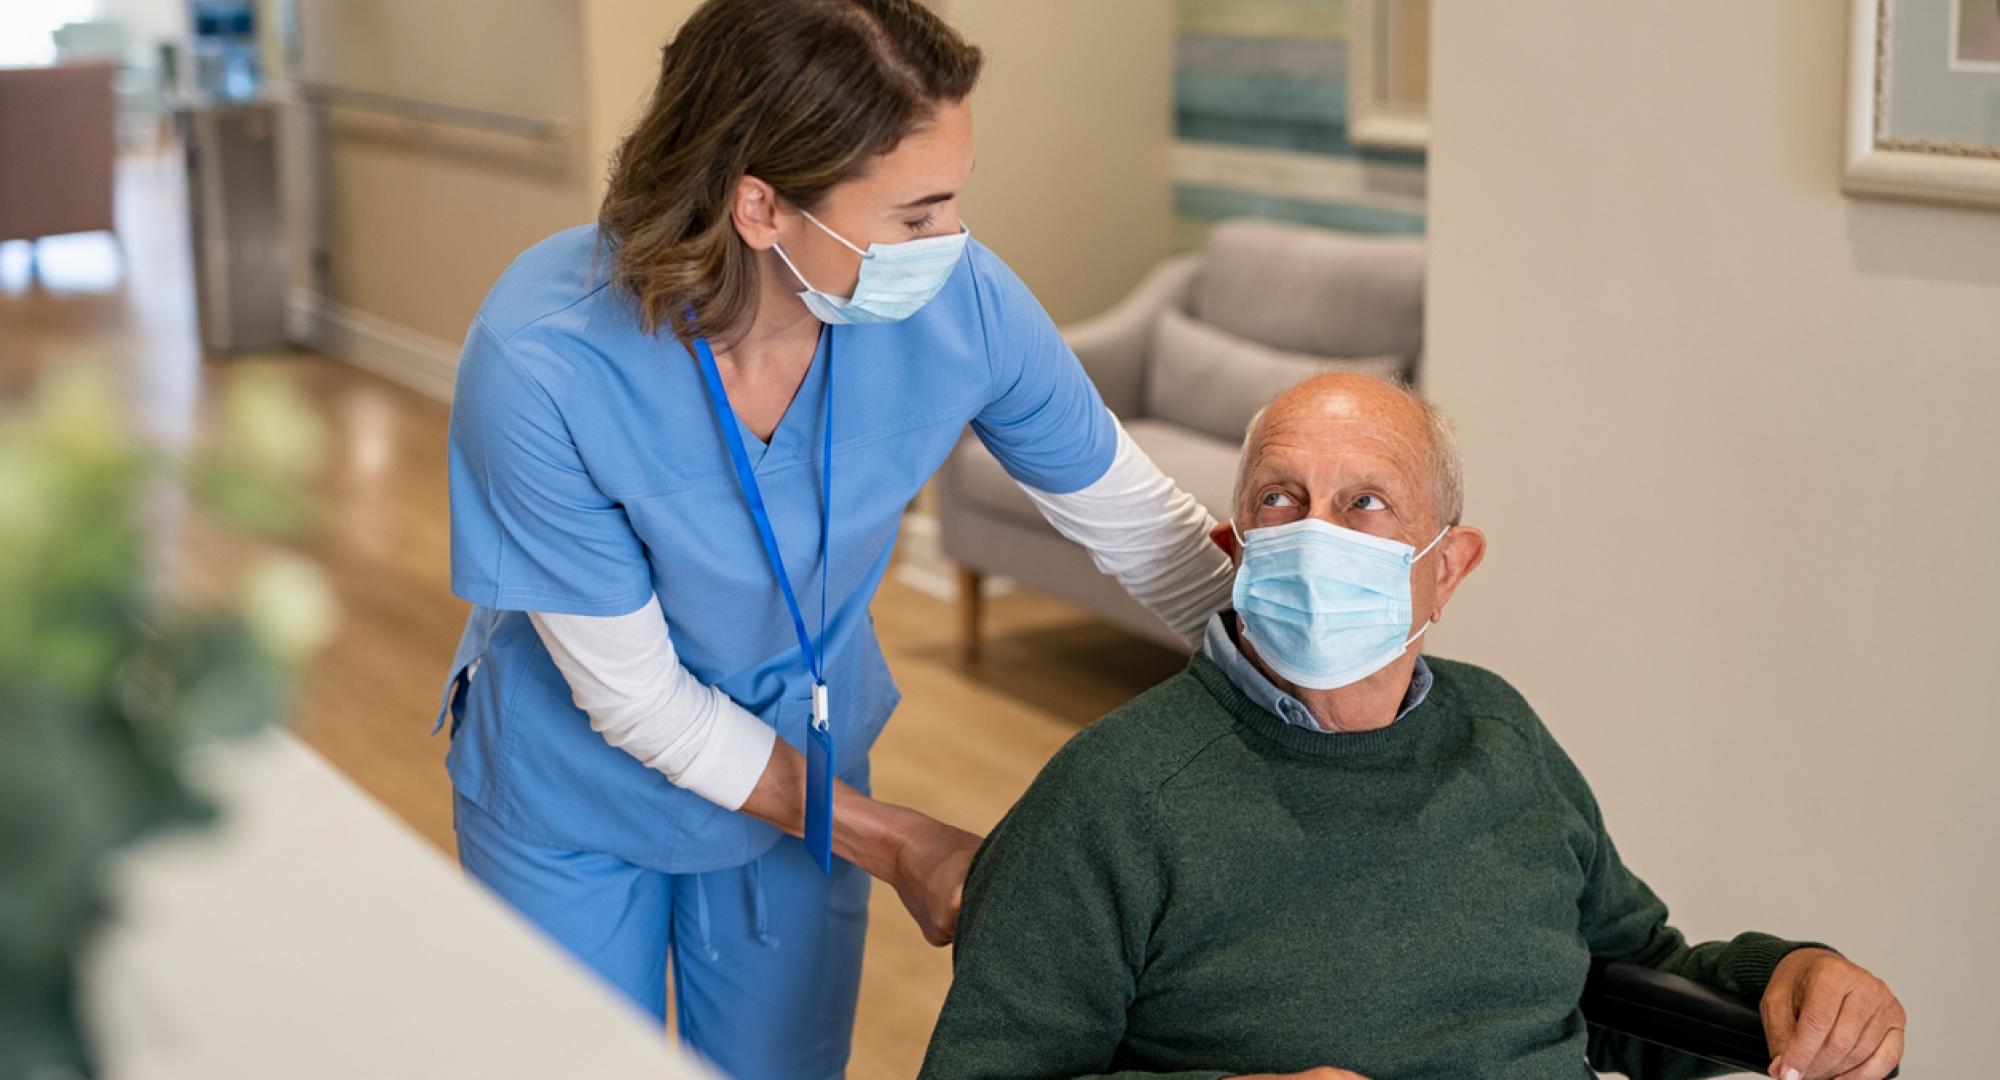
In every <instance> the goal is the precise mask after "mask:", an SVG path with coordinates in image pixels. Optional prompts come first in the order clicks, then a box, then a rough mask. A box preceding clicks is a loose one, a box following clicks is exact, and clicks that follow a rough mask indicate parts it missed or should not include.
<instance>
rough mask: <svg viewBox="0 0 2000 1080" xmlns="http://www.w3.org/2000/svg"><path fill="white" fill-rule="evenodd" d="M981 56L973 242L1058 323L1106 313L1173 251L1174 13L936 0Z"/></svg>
mask: <svg viewBox="0 0 2000 1080" xmlns="http://www.w3.org/2000/svg"><path fill="white" fill-rule="evenodd" d="M934 6H935V7H936V8H937V9H938V10H939V11H940V12H942V13H943V14H944V15H945V17H946V18H948V19H950V20H951V22H952V24H953V25H955V26H957V27H958V29H959V30H960V32H962V33H963V34H965V36H966V37H967V38H969V39H971V40H972V41H973V43H975V44H977V45H978V46H979V47H980V48H981V49H983V50H985V52H986V70H985V74H984V76H983V77H982V79H981V81H980V86H979V89H978V90H977V91H975V92H974V95H973V123H974V125H975V127H976V129H977V139H978V144H979V167H978V169H977V171H976V172H975V173H974V174H973V179H972V183H971V184H970V185H969V186H968V187H967V189H966V193H965V202H964V213H965V220H966V222H967V223H968V224H969V225H970V226H971V227H972V231H973V235H975V236H978V237H979V238H980V240H981V241H982V242H984V243H985V244H986V245H988V246H989V247H991V248H992V249H993V250H994V251H995V252H997V253H998V254H999V255H1000V257H1001V258H1003V259H1005V260H1006V261H1007V263H1008V265H1010V266H1012V267H1013V268H1014V270H1015V272H1017V273H1019V274H1020V275H1021V277H1022V279H1023V280H1025V281H1026V282H1027V283H1028V285H1029V287H1030V288H1032V289H1033V290H1034V291H1035V295H1036V296H1037V297H1039V298H1040V299H1041V301H1042V306H1043V307H1046V308H1047V309H1048V311H1049V314H1050V315H1052V316H1054V317H1055V319H1056V321H1057V322H1069V321H1072V320H1075V319H1079V318H1082V317H1084V316H1087V315H1093V314H1096V313H1097V312H1099V311H1101V310H1103V309H1104V308H1106V307H1109V306H1110V305H1111V304H1112V302H1114V301H1115V300H1117V299H1118V298H1119V297H1121V296H1123V295H1124V294H1125V292H1126V290H1128V289H1130V288H1131V287H1132V285H1133V283H1135V282H1137V281H1138V279H1139V277H1140V275H1142V274H1144V273H1145V271H1146V269H1147V268H1148V267H1150V266H1152V265H1153V263H1155V262H1157V261H1159V260H1160V259H1161V258H1163V257H1165V256H1166V254H1167V249H1168V245H1169V241H1170V239H1171V236H1170V232H1171V223H1172V204H1171V198H1172V191H1171V185H1170V184H1169V180H1168V173H1167V159H1168V147H1169V144H1170V142H1171V140H1172V137H1173V101H1172V94H1173V36H1174V27H1173V16H1174V12H1173V6H1172V5H1171V4H1166V3H1158V2H1154V0H1118V2H1116V3H1101V2H1100V3H1083V4H1080V3H1076V2H1075V0H937V2H936V3H935V4H934Z"/></svg>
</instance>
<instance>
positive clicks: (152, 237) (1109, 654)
mask: <svg viewBox="0 0 2000 1080" xmlns="http://www.w3.org/2000/svg"><path fill="white" fill-rule="evenodd" d="M119 198H120V207H119V212H120V217H119V220H120V222H121V223H122V224H121V236H120V238H119V240H118V242H117V243H116V244H114V243H113V241H112V240H111V239H109V238H107V237H102V236H80V237H72V238H60V239H56V240H50V241H45V242H44V243H43V247H42V253H43V254H42V259H41V263H42V267H41V271H40V273H39V275H37V276H32V277H31V276H30V274H29V272H28V266H27V258H26V255H27V253H26V250H25V246H24V245H20V244H12V245H5V246H4V248H0V397H14V396H18V395H19V394H21V393H23V392H25V390H26V388H27V387H28V386H29V385H30V383H31V382H32V380H33V378H34V376H35V374H36V373H37V372H39V371H42V370H46V369H47V368H49V367H51V366H55V365H63V364H75V363H89V362H95V363H102V364H105V365H108V366H109V367H111V369H112V370H114V371H115V372H117V374H118V378H119V380H120V385H121V386H122V387H123V388H124V389H125V390H126V391H127V396H128V398H129V400H130V401H131V403H132V405H133V407H134V418H135V421H136V422H138V423H141V424H143V425H145V426H146V427H148V428H149V429H150V430H154V431H158V432H162V433H164V434H166V435H167V436H169V437H170V438H171V437H194V438H199V437H200V434H201V430H202V427H203V424H204V423H205V417H206V416H207V414H208V410H207V408H206V402H208V401H209V400H211V399H212V397H213V394H214V391H215V389H216V388H217V387H219V386H222V385H225V384H227V382H228V381H229V380H230V379H232V378H235V377H237V376H239V375H240V374H241V373H243V372H246V371H250V370H253V369H271V370H276V371H280V372H282V373H283V374H284V376H285V377H286V378H287V379H289V380H290V381H291V382H293V383H294V384H295V385H296V386H298V387H299V388H300V389H301V390H302V391H303V392H304V393H305V394H306V395H307V397H308V398H309V400H310V401H311V402H312V404H313V407H314V408H315V409H316V410H317V411H318V413H319V414H320V416H321V418H322V419H323V421H324V422H325V424H326V426H327V429H328V433H329V436H330V456H329V462H328V466H327V468H326V470H325V472H324V475H323V476H322V477H321V478H320V480H319V481H318V484H317V487H318V489H319V490H318V494H319V497H320V519H319V523H318V526H317V528H316V529H315V530H314V533H313V535H312V536H311V538H310V539H309V540H307V541H306V542H305V543H304V544H303V545H301V547H302V550H304V551H306V552H307V553H308V554H310V555H312V556H313V557H314V558H316V559H317V560H318V561H319V562H320V563H321V564H322V565H323V566H324V567H325V568H326V570H327V571H328V573H329V576H330V577H331V580H332V582H333V584H334V588H335V590H336V592H337V594H338V597H339V600H340V603H341V606H342V613H343V615H342V626H341V630H340V632H339V634H338V636H337V637H336V639H335V640H334V642H333V643H332V645H331V647H330V648H329V649H328V651H327V652H326V653H325V655H324V656H323V658H322V659H321V661H320V663H319V664H318V665H317V667H316V669H315V670H314V671H313V673H312V674H311V676H310V678H309V679H308V681H307V682H306V684H305V685H304V687H303V688H302V692H301V696H300V699H299V701H298V704H297V708H296V715H295V716H294V717H293V723H294V724H295V726H296V728H297V729H298V731H299V732H300V733H301V735H302V736H303V737H304V738H305V740H306V741H307V742H308V743H310V744H311V745H312V746H313V747H314V748H316V749H317V750H318V751H319V752H320V753H322V754H324V755H325V756H326V757H327V758H328V759H329V760H330V761H332V762H333V763H334V764H335V765H336V766H337V767H339V768H340V769H341V770H343V771H344V772H346V773H347V774H348V775H349V776H351V777H353V778H354V780H355V781H356V782H357V783H358V784H359V785H360V786H361V787H362V788H364V789H366V790H367V791H368V792H369V793H370V794H372V795H373V796H374V797H376V798H377V799H380V800H381V801H382V802H383V803H384V804H385V805H387V806H388V807H389V808H390V809H391V810H392V811H393V812H394V813H396V814H397V815H398V816H399V817H401V818H402V819H403V820H404V821H405V822H407V823H409V825H410V827H411V828H413V829H414V830H416V831H417V832H418V833H419V834H421V835H422V836H423V837H425V838H426V839H427V840H429V841H430V842H432V843H433V844H435V845H436V846H437V847H438V848H439V849H440V850H441V851H444V852H449V851H450V850H451V847H452V837H451V822H450V787H449V784H448V782H447V781H446V778H445V774H444V769H443V764H442V763H443V758H444V751H445V744H444V741H443V740H442V739H433V738H430V737H429V735H428V732H429V730H430V725H431V720H432V717H433V716H434V714H435V712H436V709H437V696H438V690H439V684H440V681H441V680H442V678H443V676H444V674H445V665H446V664H447V663H448V661H449V660H450V658H451V653H452V649H453V646H454V645H455V644H456V641H457V636H458V630H459V627H460V625H461V623H462V620H463V619H464V615H465V610H466V606H465V605H464V604H463V603H461V602H460V601H458V600H457V599H455V598H454V597H453V596H452V595H451V592H450V588H449V579H448V570H449V565H448V532H447V521H446V504H445V468H444V461H445V426H446V419H447V409H446V406H445V405H443V404H442V403H439V402H437V401H433V400H431V399H428V398H425V397H423V396H421V395H418V394H416V393H414V392H412V391H409V390H405V389H403V388H401V387H399V386H396V385H393V384H390V383H387V382H384V381H383V380H381V379H378V378H375V377H374V376H371V375H368V374H365V373H363V372H361V371H359V370H358V369H355V368H353V367H350V366H347V365H344V364H341V363H338V362H335V361H332V360H329V359H326V358H324V357H319V356H314V355H311V354H289V355H273V356H261V357H253V358H241V359H230V360H217V361H205V360H204V359H203V358H202V357H201V355H200V350H199V348H198V346H197V344H196V336H195V330H194V318H193V303H192V296H191V291H190V290H191V284H190V270H189V263H188V253H187V239H186V234H185V229H184V226H183V224H182V216H183V215H182V211H181V203H180V199H181V193H180V186H179V182H178V179H177V173H176V171H175V167H174V165H173V163H172V160H171V159H170V158H167V157H155V158H140V159H133V160H128V161H127V162H126V163H124V165H123V167H122V172H121V177H120V185H119ZM121 247H122V249H123V255H122V257H121V256H120V254H119V249H120V248H121ZM467 314H468V316H469V315H470V313H469V312H468V313H467ZM244 555H245V544H244V543H243V542H242V541H240V540H238V539H235V538H232V537H229V536H227V535H224V534H222V533H220V532H219V531H217V530H215V529H213V528H209V527H205V526H203V525H202V524H200V523H199V522H197V523H193V524H192V525H190V526H189V528H188V532H187V534H186V535H185V536H184V537H183V538H182V544H181V547H180V558H179V560H178V562H177V564H176V570H175V574H176V577H177V580H178V582H179V583H180V585H181V586H182V587H183V589H184V590H185V591H187V592H188V593H190V594H191V595H194V596H198V597H199V596H217V595H220V594H221V593H222V592H223V591H225V590H226V589H227V588H228V585H229V582H230V579H231V575H232V573H233V571H234V570H235V569H236V568H238V567H240V566H241V565H242V564H243V562H244ZM874 614H875V618H876V622H877V625H878V627H879V629H880V632H881V635H882V640H883V646H884V649H885V651H886V652H887V654H888V658H889V663H890V667H891V669H892V670H893V671H894V672H895V674H896V678H897V680H898V682H899V683H900V684H901V686H902V689H903V695H904V696H903V704H902V707H901V709H900V711H899V712H898V714H897V716H896V717H895V719H894V721H893V722H892V723H891V724H890V725H889V728H888V731H887V733H886V734H885V735H884V736H883V738H882V741H881V743H880V744H879V745H878V747H877V750H876V753H875V769H874V774H875V781H876V786H877V792H878V794H879V795H880V796H881V797H883V798H885V799H889V800H891V801H894V802H899V803H905V804H908V805H912V806H916V807H919V808H922V809H924V810H926V811H927V812H929V813H931V814H933V815H935V816H938V817H941V818H943V819H945V820H948V821H951V822H954V823H956V824H958V825H961V826H963V827H966V828H970V829H975V830H979V831H982V832H983V831H985V830H986V829H988V828H989V827H991V825H992V824H993V823H994V822H995V821H997V820H998V819H999V817H1000V815H1001V813H1002V812H1003V811H1004V810H1005V809H1006V807H1007V806H1008V805H1009V803H1011V802H1012V800H1013V799H1014V797H1015V796H1016V795H1018V794H1019V793H1020V791H1021V790H1022V788H1023V787H1025V786H1026V784H1027V783H1028V781H1029V780H1030V779H1031V778H1032V777H1033V775H1034V773H1035V771H1036V770H1037V769H1039V768H1040V767H1041V764H1042V762H1043V761H1045V760H1047V758H1048V756H1049V755H1050V754H1051V753H1053V752H1054V751H1055V749H1056V748H1057V747H1058V746H1060V745H1061V744H1062V742H1063V741H1064V740H1065V739H1066V738H1068V737H1069V735H1070V734H1072V733H1073V732H1074V731H1076V730H1077V728H1078V727H1079V726H1081V725H1082V724H1084V723H1086V722H1087V721H1089V720H1090V719H1091V718H1093V717H1095V716H1097V715H1099V714H1101V713H1102V712H1104V711H1105V710H1107V709H1109V708H1111V707H1112V706H1114V705H1116V704H1118V703H1119V702H1121V701H1123V700H1125V699H1126V698H1128V697H1130V696H1132V695H1133V694H1135V693H1137V692H1138V691H1140V690H1142V689H1144V688H1145V687H1147V686H1150V685H1151V684H1153V683H1154V682H1157V681H1158V680H1159V679H1161V678H1164V677H1165V676H1166V675H1168V674H1170V673H1171V672H1173V671H1174V670H1176V669H1177V668H1178V667H1179V666H1180V663H1181V660H1180V659H1179V658H1177V657H1175V656H1174V655H1172V654H1170V653H1168V652H1166V651H1164V650H1161V649H1158V648H1156V647H1153V646H1151V645H1148V644H1145V643H1143V642H1140V641H1137V640H1135V639H1133V638H1130V637H1128V636H1126V635H1123V634H1121V633H1119V632H1117V631H1114V630H1111V629H1108V628H1106V627H1103V626H1101V625H1099V624H1096V623H1094V622H1092V621H1090V620H1089V619H1088V618H1086V617H1084V616H1082V615H1081V614H1079V613H1078V612H1076V611H1074V610H1072V609H1069V608H1066V607H1064V606H1062V605H1060V604H1057V603H1054V602H1052V601H1048V600H1044V599H1040V598H1036V597H1031V596H1025V595H1006V596H1000V597H996V598H994V599H993V600H991V601H990V602H989V603H988V615H987V624H988V633H989V638H988V645H987V649H986V652H985V657H984V659H983V660H982V661H981V662H979V663H978V664H977V665H971V666H968V665H966V664H963V663H961V662H960V661H959V660H958V657H957V651H956V628H957V625H958V624H957V618H956V610H955V607H954V605H952V604H950V603H948V602H946V601H944V600H941V599H938V598H936V597H933V596H931V595H928V594H926V593H923V592H920V591H918V590H916V589H913V588H910V587H908V586H906V585H903V584H900V583H899V582H898V580H897V576H896V575H895V574H894V573H893V572H892V573H891V575H890V576H889V579H888V581H887V582H886V583H885V584H884V586H883V588H882V591H881V593H880V595H879V596H878V597H877V599H876V601H875V606H874ZM871 914H872V917H873V922H872V924H871V928H870V931H869V940H868V953H867V962H866V969H865V972H864V975H863V980H862V992H861V1008H860V1020H859V1024H858V1028H857V1031H856V1034H855V1047H854V1058H853V1064H852V1068H851V1070H850V1075H852V1076H855V1077H859V1078H865V1080H892V1078H902V1077H908V1076H911V1075H913V1074H914V1073H915V1071H916V1067H917V1064H918V1062H919V1061H920V1060H921V1058H922V1054H923V1048H924V1044H925V1042H926V1040H927V1039H928V1037H929V1034H930V1030H931V1025H932V1022H933V1021H934V1019H935V1017H936V1014H937V1009H938V1005H939V1003H940V1001H941V1000H942V998H943V995H944V991H945V987H946V985H947V983H948V981H949V978H950V965H949V957H948V955H947V954H946V953H944V952H942V951H939V950H934V949H932V948H930V947H929V946H927V945H925V944H924V942H923V939H922V937H921V936H919V935H918V933H917V931H916V929H915V928H914V926H913V925H911V924H910V922H909V920H908V917H907V916H906V915H905V914H904V913H903V911H902V908H901V906H900V905H899V904H898V903H897V900H896V897H895V894H894V893H893V892H891V891H890V890H888V889H887V888H885V887H882V886H880V885H878V886H877V887H876V890H875V895H874V898H873V903H872V906H871Z"/></svg>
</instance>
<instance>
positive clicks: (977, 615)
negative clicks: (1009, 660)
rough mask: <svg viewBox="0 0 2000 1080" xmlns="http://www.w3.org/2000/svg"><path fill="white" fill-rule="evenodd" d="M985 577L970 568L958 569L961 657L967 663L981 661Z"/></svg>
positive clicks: (962, 567)
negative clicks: (981, 622)
mask: <svg viewBox="0 0 2000 1080" xmlns="http://www.w3.org/2000/svg"><path fill="white" fill-rule="evenodd" d="M984 580H985V577H984V575H982V574H980V572H979V571H977V570H974V569H972V568H971V567H969V566H961V567H959V568H958V618H959V624H958V629H959V656H960V658H961V659H963V660H964V661H965V662H966V663H968V664H972V663H977V662H978V661H979V624H980V619H981V615H982V613H983V608H984V606H985V602H986V596H985V593H984V592H983V591H982V590H981V588H980V585H981V583H982V582H983V581H984Z"/></svg>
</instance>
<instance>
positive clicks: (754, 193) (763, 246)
mask: <svg viewBox="0 0 2000 1080" xmlns="http://www.w3.org/2000/svg"><path fill="white" fill-rule="evenodd" d="M729 217H730V220H731V221H732V222H734V223H735V225H736V235H738V236H740V237H742V238H743V242H744V243H745V244H748V245H749V246H750V248H751V249H752V250H755V251H769V250H770V249H771V246H772V245H773V244H776V243H777V242H778V193H777V191H776V190H775V189H773V188H772V187H771V185H769V184H767V183H765V182H764V181H762V180H759V179H757V178H756V177H754V176H751V175H749V174H747V173H746V174H744V176H743V178H742V179H740V180H738V181H736V193H735V196H734V197H733V198H732V199H731V200H730V205H729Z"/></svg>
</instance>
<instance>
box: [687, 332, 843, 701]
mask: <svg viewBox="0 0 2000 1080" xmlns="http://www.w3.org/2000/svg"><path fill="white" fill-rule="evenodd" d="M831 333H832V331H831V330H829V331H828V334H829V337H828V339H827V343H826V370H825V371H823V372H821V378H822V379H823V380H824V382H825V384H826V393H825V404H824V406H823V408H824V410H825V412H824V418H823V420H822V421H821V426H822V427H823V428H824V429H825V432H826V442H825V445H824V446H823V447H822V448H821V453H820V461H819V643H820V646H821V647H822V648H824V647H825V645H826V579H827V578H829V577H831V576H833V570H832V567H831V566H830V565H829V564H828V563H827V559H826V556H827V534H828V533H829V532H831V529H830V528H829V526H831V525H832V523H833V340H832V337H831ZM694 351H695V355H696V356H697V357H699V358H700V360H701V377H702V381H704V382H706V383H707V384H708V402H709V404H710V405H711V406H713V407H714V408H715V422H716V426H718V427H720V428H721V429H722V437H723V439H724V440H725V441H726V442H728V444H729V460H730V461H731V462H733V463H734V464H735V466H736V482H737V484H738V485H739V486H740V487H742V489H743V499H744V501H745V502H747V503H749V504H750V516H751V517H752V518H755V519H756V521H757V535H758V536H759V537H761V538H762V539H763V541H764V556H765V558H767V559H769V560H770V563H771V573H772V575H773V576H775V577H776V578H777V579H778V590H779V591H780V592H782V593H784V596H785V606H786V607H787V608H789V609H791V613H792V629H793V630H795V631H797V633H798V635H799V652H800V653H801V654H803V655H804V656H805V660H806V670H807V671H809V672H811V673H812V677H813V685H814V686H815V687H816V688H823V687H825V686H826V674H825V671H824V670H823V669H822V668H821V667H820V655H819V653H818V652H817V651H816V650H814V648H813V639H812V635H811V634H809V633H807V632H806V618H805V615H804V614H803V613H802V612H801V611H800V610H799V600H798V597H797V596H796V595H795V594H794V593H793V592H792V579H791V575H789V574H787V573H785V561H784V559H783V558H782V557H780V556H779V554H778V534H777V533H775V532H773V531H772V530H771V514H770V511H768V510H766V509H765V508H764V492H763V490H762V489H761V488H759V487H758V486H757V474H756V472H755V471H754V470H752V469H751V467H750V455H749V454H748V453H747V452H746V451H745V450H744V449H743V433H742V432H741V431H739V430H737V423H736V412H735V410H734V409H731V408H730V407H729V391H728V390H726V389H724V388H723V386H722V372H721V371H720V370H719V369H718V368H717V367H716V366H715V353H714V351H713V350H711V349H710V348H709V345H708V339H707V338H706V337H698V338H695V339H694ZM821 692H822V693H824V691H823V690H822V691H821ZM813 723H814V726H816V727H819V728H821V729H822V730H823V729H824V728H825V725H826V719H825V717H824V716H821V715H819V714H818V713H817V712H815V715H814V717H813Z"/></svg>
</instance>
